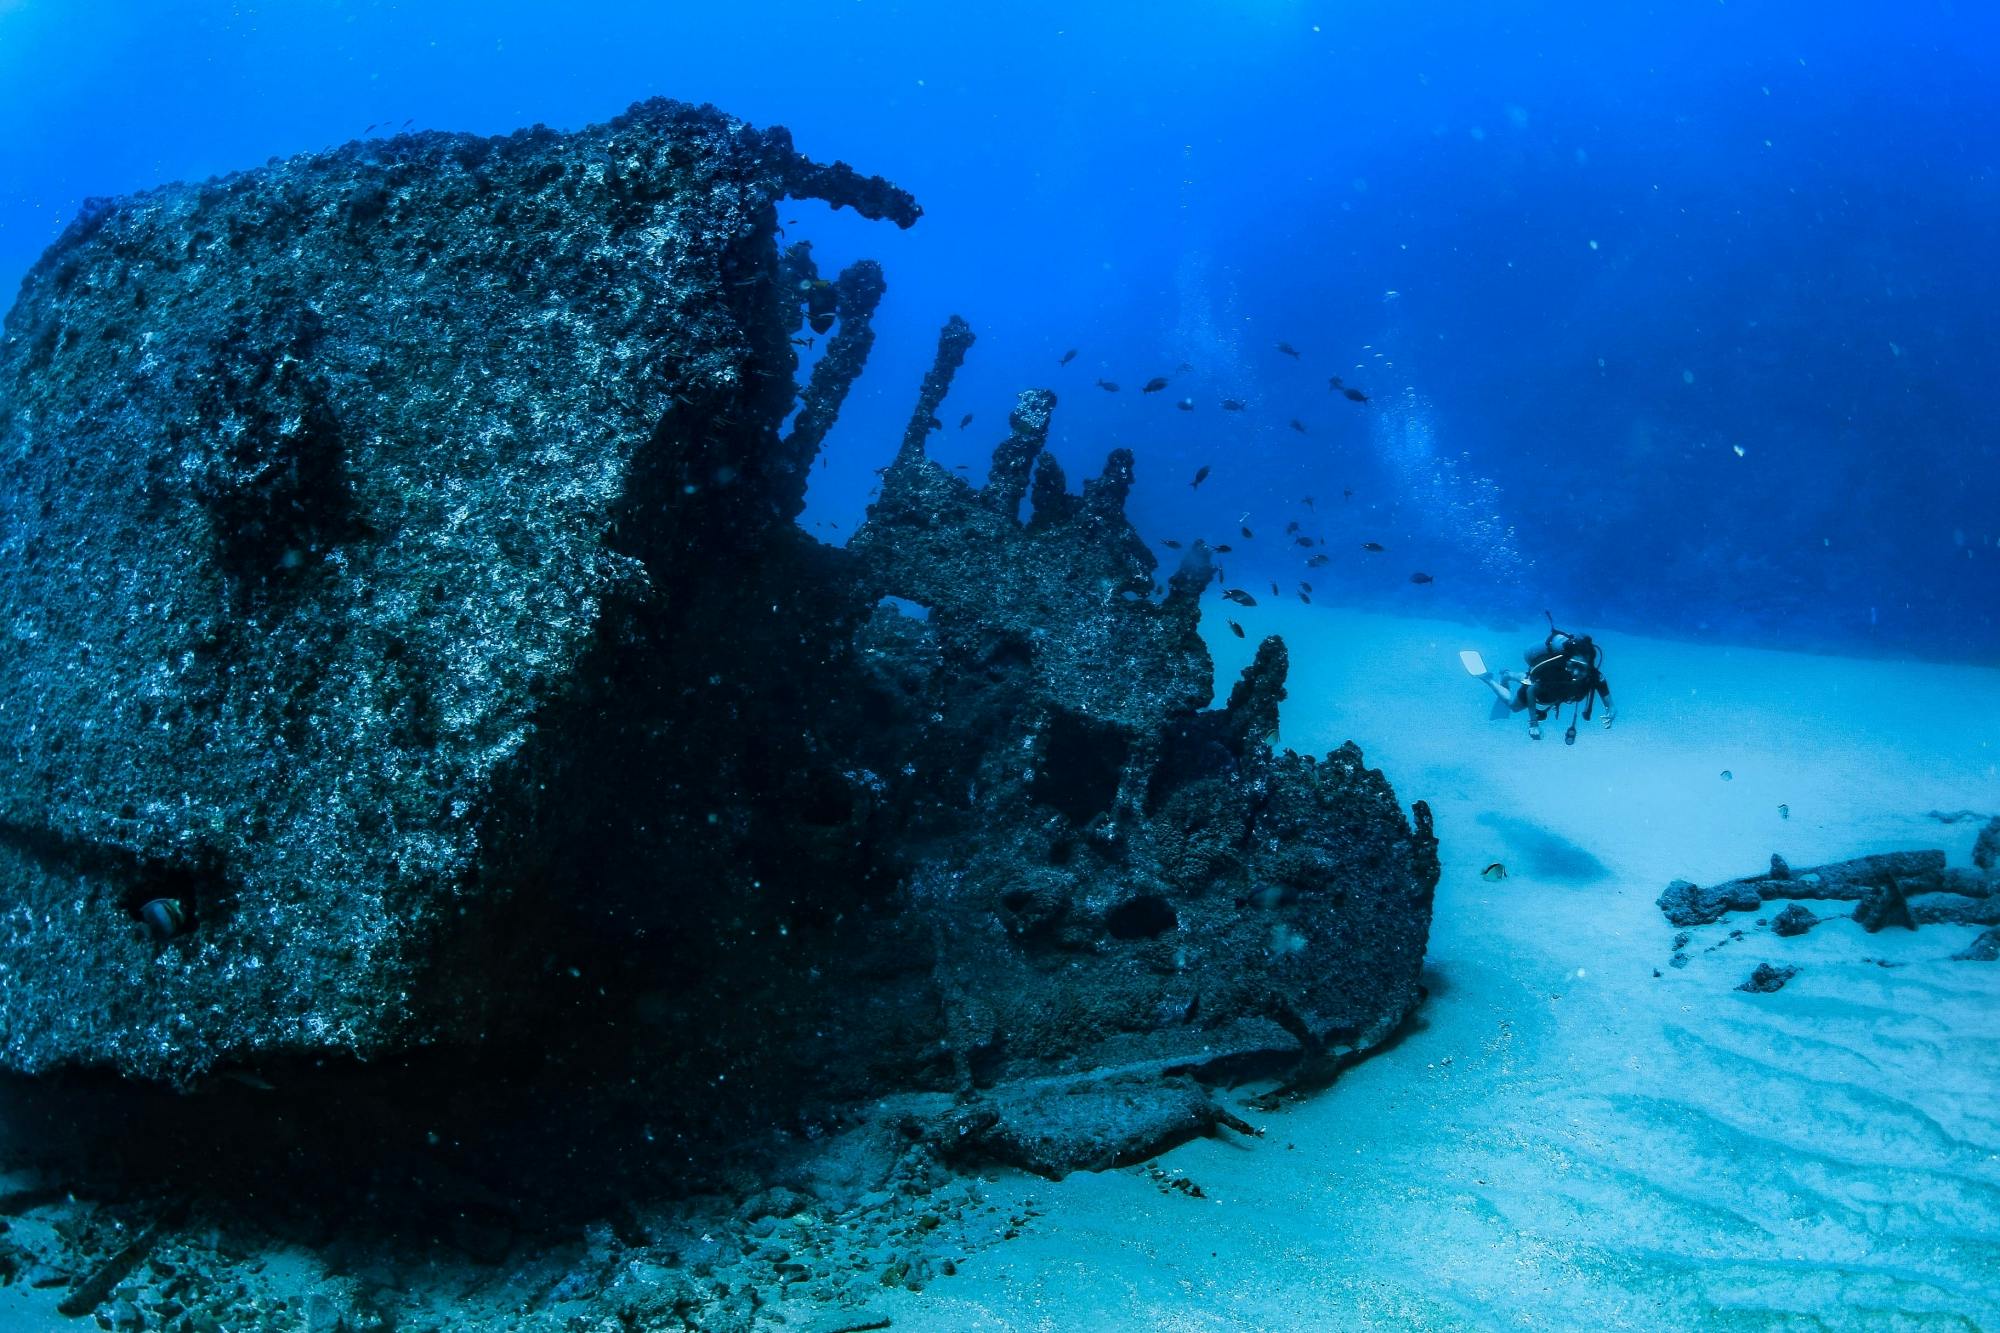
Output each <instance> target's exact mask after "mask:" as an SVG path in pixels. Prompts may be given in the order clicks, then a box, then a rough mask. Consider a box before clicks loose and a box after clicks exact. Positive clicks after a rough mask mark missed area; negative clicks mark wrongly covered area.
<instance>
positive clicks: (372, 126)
mask: <svg viewBox="0 0 2000 1333" xmlns="http://www.w3.org/2000/svg"><path fill="white" fill-rule="evenodd" d="M375 124H376V122H374V121H370V122H369V123H368V128H367V129H365V130H363V131H361V132H362V133H363V134H373V133H374V132H375Z"/></svg>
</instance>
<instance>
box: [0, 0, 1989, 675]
mask: <svg viewBox="0 0 2000 1333" xmlns="http://www.w3.org/2000/svg"><path fill="white" fill-rule="evenodd" d="M1996 59H2000V13H1996V11H1994V10H1993V9H1991V8H1990V7H1987V6H1980V5H1967V4H1954V3H1950V2H1949V0H1924V2H1920V3H1912V4H1906V5H1898V6H1878V5H1863V4H1858V3H1835V4H1831V5H1828V4H1819V3H1813V4H1808V3H1803V0H1792V2H1789V3H1785V2H1779V3H1752V4H1740V3H1739V4H1728V3H1700V4H1684V5H1651V6H1603V5H1584V4H1569V3H1524V4H1511V5H1505V6H1500V5H1492V4H1486V3H1473V2H1471V0H1455V2H1452V3H1439V4H1433V5H1426V6H1410V5H1407V4H1399V3H1388V2H1387V0H1376V2H1372V3H1351V4H1343V5H1330V4H1304V3H1294V2H1289V0H1283V2H1281V0H1273V2H1271V3H1246V4H1231V5H1200V4H1166V5H1157V4H1148V5H1136V4H1092V5H1049V4H1012V5H1006V6H962V5H945V4H923V3H886V2H884V0H840V2H837V3H836V2H834V0H810V2H807V0H790V2H787V0H774V2H770V3H746V4H740V5H713V4H687V3H670V4H606V3H574V4H567V5H562V6H551V5H546V4H541V3H525V2H523V0H497V2H495V3H488V4H482V5H479V6H461V5H449V4H425V3H414V2H406V3H388V2H387V0H295V2H293V3H284V4H252V3H234V4H225V3H196V2H191V0H163V2H161V3H145V4H141V3H137V2H136V0H63V2H62V3H55V2H54V0H0V88H4V89H5V90H6V91H5V92H4V93H3V94H0V282H4V283H5V284H7V285H9V286H10V287H11V285H12V283H13V282H15V281H16V280H17V279H18V277H19V275H20V274H21V273H22V272H24V271H25V269H26V268H27V266H28V265H29V264H30V263H31V262H32V261H33V260H34V258H35V256H36V255H37V254H38V253H39V252H40V251H41V249H42V248H43V247H44V246H46V245H47V244H48V243H49V242H50V241H51V240H53V239H54V237H55V236H56V235H57V234H58V232H59V230H60V228H61V227H62V225H63V224H64V222H65V220H66V219H68V218H69V217H71V216H72V215H73V214H74V213H75V212H76V210H77V207H78V205H79V204H80V202H81V201H82V200H83V199H84V198H85V197H87V196H90V195H97V194H119V193H124V192H128V191H131V190H136V189H142V188H145V187H147V186H149V185H153V184H157V183H160V182H164V181H169V180H176V179H189V178H199V177H203V176H207V175H210V174H213V173H218V172H224V171H228V170H231V169H236V168H241V167H244V166H249V165H254V164H257V163H260V162H262V161H263V160H265V159H266V158H268V157H271V156H273V155H285V154H291V153H296V152H300V151H305V150H311V149H317V148H320V147H323V146H325V145H328V144H332V143H338V142H343V141H345V140H347V139H350V138H354V137H357V136H361V135H363V134H366V133H370V132H373V133H377V134H380V133H384V132H393V131H394V130H396V129H398V128H400V127H401V126H402V125H403V124H404V123H405V122H406V121H407V122H409V124H410V126H411V128H418V129H421V128H444V129H452V130H470V131H482V132H495V133H497V132H504V131H507V130H511V129H513V128H516V127H519V126H521V125H525V124H529V123H533V122H543V123H546V124H549V125H551V126H555V127H561V128H568V127H576V126H579V125H582V124H586V123H589V122H592V121H597V120H602V119H604V118H606V117H608V116H610V115H613V114H615V113H616V112H618V111H619V110H621V109H623V107H624V106H626V105H627V104H628V103H630V102H631V101H633V100H635V99H637V98H639V97H642V96H647V95H653V94H665V95H669V96H673V97H678V98H682V99H684V100H690V101H712V102H714V103H715V104H717V105H719V106H721V107H723V108H724V109H726V110H727V111H729V112H730V113H732V114H734V115H737V116H740V117H742V118H743V119H745V120H747V121H750V122H752V123H756V124H760V125H771V124H782V125H785V126H788V127H790V128H791V129H792V130H793V131H794V133H795V135H796V137H797V140H798V142H799V144H800V146H801V148H802V149H804V150H805V151H807V152H809V153H812V154H814V155H816V156H819V157H821V158H834V157H840V158H845V159H846V160H848V161H851V162H853V163H855V164H857V165H858V166H860V167H862V168H863V169H865V170H868V171H871V172H878V173H881V174H883V175H886V176H888V177H890V178H891V179H893V180H895V181H897V182H898V183H900V184H901V185H903V186H904V187H906V188H908V189H910V190H912V191H913V192H914V193H915V194H916V195H917V197H918V198H919V199H920V200H921V201H922V202H923V204H924V206H925V208H926V216H925V217H924V219H923V220H922V222H921V223H920V224H919V225H918V226H917V227H916V228H915V229H913V230H912V231H910V232H907V233H902V234H895V233H892V232H891V231H890V230H889V229H885V228H881V227H872V226H864V225H861V224H858V223H857V222H856V221H855V219H854V218H853V217H852V215H846V216H839V215H833V214H831V213H829V212H828V210H826V209H825V207H824V206H822V205H817V204H814V205H810V206H802V207H800V208H799V209H798V210H796V213H795V216H796V219H797V222H796V225H795V226H793V227H791V228H790V229H789V232H788V234H789V235H791V236H792V238H794V239H797V238H801V237H804V238H810V239H812V240H813V242H814V244H815V246H816V247H817V249H818V253H819V255H820V258H821V263H822V267H823V268H827V267H831V266H832V265H834V264H837V263H840V262H844V261H845V260H847V259H848V258H850V257H854V256H858V255H862V254H867V255H872V256H875V257H878V258H879V259H881V260H882V261H883V263H884V264H885V266H886V268H887V272H888V277H889V283H890V290H889V295H888V298H887V300H886V302H885V304H884V306H883V310H882V313H881V315H880V317H879V319H878V328H879V329H880V330H881V335H882V336H881V341H880V343H879V345H878V347H877V350H876V353H875V355H874V357H873V360H872V362H871V366H870V369H869V372H868V374H867V375H866V376H865V377H864V379H863V381H862V384H861V385H860V387H859V388H858V390H857V392H856V394H855V397H854V398H853V399H852V400H851V401H850V403H849V405H848V408H847V411H846V413H845V415H844V417H843V419H842V421H841V423H840V425H839V427H838V429H837V430H836V432H835V435H834V438H833V440H832V441H831V443H830V445H829V448H828V451H827V454H826V457H825V460H824V462H825V467H824V468H823V470H822V471H821V472H820V473H819V474H818V475H817V477H816V478H815V483H814V488H813V492H812V495H811V507H810V509H809V511H808V513H807V515H806V517H805V519H804V521H805V522H806V524H807V525H808V526H809V527H812V528H814V529H815V530H816V531H818V532H819V533H820V534H821V535H824V536H829V537H836V538H837V536H838V534H839V533H841V532H844V531H846V530H848V529H850V528H851V527H852V526H853V524H854V523H855V522H856V521H857V520H858V519H859V518H860V516H861V514H862V512H863V509H864V507H865V504H866V501H867V496H868V492H869V489H870V487H871V486H872V484H873V482H874V475H873V469H875V468H876V467H879V466H880V465H881V464H882V463H883V462H884V461H885V460H886V457H887V448H888V445H889V443H890V442H891V441H893V440H894V439H895V438H896V437H897V435H898V434H899V433H900V430H901V427H902V424H903V422H904V420H905V419H906V417H907V412H908V404H909V401H910V397H911V393H912V391H913V388H914V385H915V383H916V380H917V379H918V377H919V376H920V374H921V371H922V369H923V367H924V366H925V365H926V364H927V363H928V359H929V356H930V353H931V344H932V338H933V337H934V334H935V330H936V328H937V327H938V325H940V324H941V323H942V322H943V320H944V319H945V317H946V316H947V315H949V314H950V313H953V312H958V313H961V314H963V315H964V316H965V317H966V318H967V319H968V320H970V321H971V323H972V325H973V327H974V328H975V329H976V330H977V332H978V334H979V337H980V341H979V345H978V347H977V348H976V349H975V351H974V353H973V355H972V358H971V360H970V363H969V364H968V365H967V367H966V369H965V371H964V372H963V374H962V375H961V376H960V378H959V381H958V385H957V387H956V389H955V390H954V392H953V395H952V398H951V400H950V401H949V402H948V403H947V404H946V409H947V411H946V416H947V418H948V420H947V422H946V430H945V432H944V434H943V436H942V437H941V438H940V439H938V440H936V441H934V446H933V447H934V450H935V451H936V452H937V453H938V455H939V456H940V457H943V458H946V459H947V460H948V461H952V462H960V461H965V462H971V463H974V464H977V463H981V462H983V460H984V457H985V455H986V453H987V451H988V450H989V449H990V447H991V445H992V444H993V442H994V441H995V440H997V439H998V438H999V437H1000V435H1001V433H1002V432H1003V431H1004V424H1003V423H1004V417H1005V413H1006V410H1007V408H1008V406H1009V404H1010V403H1011V401H1012V395H1013V394H1014V393H1015V392H1016V391H1017V390H1019V389H1022V388H1026V387H1033V386H1046V387H1051V388H1054V389H1055V390H1056V391H1057V392H1058V393H1059V395H1060V399H1061V405H1060V408H1059V412H1058V417H1057V429H1056V434H1055V437H1054V445H1055V448H1056V449H1057V451H1058V453H1059V454H1060V455H1061V456H1063V457H1064V458H1065V459H1066V460H1067V461H1068V465H1069V470H1070V472H1071V475H1072V476H1075V475H1077V474H1078V473H1079V472H1082V471H1084V470H1086V469H1088V468H1091V467H1094V465H1095V463H1096V461H1097V459H1098V458H1099V457H1100V456H1101V455H1102V454H1103V453H1104V452H1105V451H1107V450H1108V449H1110V448H1111V447H1113V446H1114V445H1125V446H1128V447H1131V448H1133V449H1134V450H1135V451H1136V452H1137V454H1138V457H1139V477H1140V484H1139V488H1138V491H1137V493H1136V499H1135V512H1136V514H1137V516H1138V518H1139V521H1140V523H1141V525H1142V528H1143V529H1144V530H1145V531H1146V532H1147V533H1148V534H1149V535H1150V536H1153V537H1155V538H1168V537H1173V538H1177V539H1190V538H1192V537H1195V536H1205V537H1207V538H1208V540H1209V541H1210V542H1212V543H1213V542H1218V541H1221V542H1228V543H1230V544H1232V545H1236V546H1237V547H1239V550H1238V552H1237V553H1236V554H1235V556H1234V559H1235V561H1236V562H1237V563H1238V566H1239V569H1238V570H1234V571H1232V577H1233V578H1236V579H1237V580H1238V581H1245V582H1247V581H1249V580H1251V579H1258V580H1263V579H1266V578H1268V579H1274V580H1282V581H1284V583H1285V584H1286V586H1289V584H1290V582H1291V581H1292V580H1293V578H1294V577H1295V575H1296V574H1297V572H1298V571H1297V568H1296V567H1297V566H1298V565H1299V564H1300V563H1301V561H1300V560H1299V559H1298V558H1297V557H1298V556H1299V554H1300V552H1299V549H1298V548H1288V547H1286V546H1285V545H1284V542H1285V534H1284V528H1285V525H1286V524H1287V523H1289V522H1292V521H1294V520H1298V521H1301V522H1302V525H1303V527H1302V531H1303V532H1304V533H1305V534H1306V535H1315V534H1317V535H1321V536H1324V537H1325V538H1326V539H1327V541H1328V542H1329V545H1328V546H1327V547H1326V548H1324V549H1325V550H1326V551H1327V552H1328V553H1329V554H1331V555H1332V556H1333V559H1332V560H1331V561H1329V562H1327V563H1326V564H1325V565H1324V567H1323V568H1321V569H1319V570H1316V571H1314V572H1313V573H1312V574H1310V575H1308V576H1307V578H1308V581H1310V582H1312V583H1313V584H1314V586H1315V588H1316V589H1317V590H1319V595H1321V596H1322V597H1324V598H1326V599H1329V600H1333V601H1340V602H1347V603H1352V604H1356V605H1366V606H1372V607H1379V608H1381V609H1386V610H1412V611H1418V610H1421V611H1429V610H1450V611H1453V612H1455V613H1458V614H1462V615H1472V616H1477V617H1481V618H1487V619H1494V620H1498V621H1503V622H1522V623H1525V620H1527V619H1533V618H1535V617H1537V616H1538V615H1539V612H1540V610H1541V609H1543V608H1545V607H1553V608H1557V614H1558V618H1559V619H1561V620H1564V621H1566V622H1576V623H1597V624H1607V625H1611V626H1614V627H1617V628H1623V629H1627V630H1635V631H1641V630H1643V631H1651V632H1658V633H1664V634H1667V635H1670V636H1676V637H1691V638H1692V637H1704V638H1723V639H1727V640H1730V641H1740V642H1756V643H1764V644H1774V645H1787V644H1789V645H1798V646H1809V647H1815V648H1823V649H1829V650H1839V651H1850V652H1864V653H1870V654H1878V653H1879V654H1890V655H1902V654H1914V655H1921V656H1929V657H1947V658H1960V659H1967V658H1970V659H1974V660H1991V659H1992V658H1993V657H1994V656H1995V655H1996V653H2000V546H1996V540H2000V506H1996V504H1995V503H1994V496H1995V494H1996V493H2000V485H1996V483H2000V454H1996V446H1995V438H1996V433H2000V407H1996V400H1995V397H1994V395H1993V393H1992V391H1991V375H1992V367H1991V363H1992V359H1993V353H1994V348H1995V347H1996V346H2000V277H1996V271H1995V269H1994V267H1993V265H1992V263H1991V256H1992V255H1993V253H1994V252H1995V249H1996V244H2000V180H1997V179H1996V174H1995V149H1994V146H1993V141H1992V138H1991V135H1990V133H1989V132H1988V130H1989V127H1990V126H1991V125H1992V124H1994V123H1995V121H1996V112H2000V81H1996V78H1995V74H1996V69H1995V65H1996ZM371 127H373V128H372V130H371ZM1280 342H1285V343H1288V344H1290V345H1291V346H1293V347H1294V348H1296V349H1297V351H1298V353H1299V355H1298V357H1297V358H1293V357H1291V356H1287V355H1284V354H1282V353H1280V352H1278V351H1277V350H1276V348H1277V344H1278V343H1280ZM1072 347H1074V348H1076V349H1078V355H1077V359H1076V360H1075V361H1074V362H1073V363H1072V364H1070V365H1069V366H1067V367H1058V365H1057V359H1058V357H1059V356H1060V355H1061V354H1062V353H1063V352H1064V351H1065V350H1067V349H1069V348H1072ZM1183 364H1185V365H1187V366H1188V367H1190V369H1187V370H1179V369H1177V367H1179V366H1181V365H1183ZM1156 375H1164V376H1166V377H1168V379H1169V385H1168V387H1167V388H1166V389H1165V390H1164V391H1161V392H1158V393H1154V394H1142V393H1141V392H1140V387H1141V385H1143V384H1144V383H1145V382H1146V381H1147V380H1149V379H1150V378H1152V377H1154V376H1156ZM1333 375H1340V376H1342V377H1343V384H1351V385H1353V386H1356V387H1358V388H1360V389H1362V390H1363V391H1364V392H1365V393H1366V394H1367V395H1368V401H1367V402H1366V403H1365V404H1362V403H1353V402H1350V401H1347V400H1346V399H1345V398H1343V397H1342V396H1341V395H1340V394H1338V393H1337V392H1334V391H1332V390H1330V388H1329V386H1328V380H1329V378H1330V377H1331V376H1333ZM1100 379H1102V380H1104V381H1107V382H1113V383H1117V384H1118V385H1119V386H1120V390H1119V392H1117V393H1110V392H1107V391H1104V390H1102V389H1099V388H1096V387H1094V384H1095V381H1097V380H1100ZM1183 398H1188V399H1192V400H1193V404H1194V406H1193V409H1192V410H1190V411H1179V410H1176V403H1177V402H1178V401H1179V400H1181V399H1183ZM1224 399H1234V400H1238V401H1240V402H1242V403H1243V404H1244V408H1243V410H1242V411H1241V412H1225V411H1223V410H1222V409H1221V406H1220V404H1221V402H1222V400H1224ZM966 413H971V414H972V415H973V421H972V423H971V424H970V425H969V426H967V427H966V428H965V429H964V430H962V431H961V430H960V429H959V427H958V422H959V420H960V418H961V417H962V416H963V415H964V414H966ZM1294 421H1296V422H1297V423H1298V428H1297V429H1295V428H1294V427H1293V426H1292V425H1291V424H1290V423H1292V422H1294ZM1203 466H1207V467H1210V468H1212V469H1213V471H1212V475H1211V477H1210V479H1209V480H1208V481H1207V482H1206V483H1205V484H1204V485H1203V486H1202V487H1201V488H1199V489H1192V488H1190V486H1189V484H1188V483H1189V480H1190V478H1191V477H1192V475H1193V473H1194V472H1195V470H1196V469H1197V468H1200V467H1203ZM1348 491H1351V492H1352V496H1351V497H1350V498H1346V499H1343V494H1344V493H1345V492H1348ZM1304 496H1312V497H1314V506H1313V508H1312V509H1311V510H1310V511H1308V510H1307V508H1306V507H1305V505H1304V504H1303V503H1302V502H1301V497H1304ZM1245 527H1247V528H1249V529H1250V530H1251V531H1252V532H1253V533H1256V534H1257V537H1256V538H1255V539H1254V540H1251V541H1245V540H1244V539H1241V538H1240V530H1241V529H1243V528H1245ZM1294 540H1295V538H1294ZM1363 541H1375V542H1379V543H1380V544H1382V545H1383V546H1385V547H1386V548H1387V549H1386V550H1385V551H1384V552H1383V553H1381V554H1380V555H1379V556H1373V555H1370V554H1369V553H1366V552H1363V551H1361V550H1360V543H1361V542H1363ZM1225 567H1226V568H1227V564H1225ZM1417 571H1422V572H1425V573H1429V574H1431V575H1433V576H1434V578H1435V582H1433V583H1431V584H1428V585H1422V584H1412V583H1410V582H1409V581H1408V576H1409V575H1410V574H1411V573H1413V572H1417Z"/></svg>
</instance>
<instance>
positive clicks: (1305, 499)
mask: <svg viewBox="0 0 2000 1333" xmlns="http://www.w3.org/2000/svg"><path fill="white" fill-rule="evenodd" d="M1299 503H1300V504H1302V505H1304V506H1305V507H1306V512H1307V513H1311V512H1312V507H1313V498H1312V497H1311V496H1310V495H1301V496H1300V497H1299Z"/></svg>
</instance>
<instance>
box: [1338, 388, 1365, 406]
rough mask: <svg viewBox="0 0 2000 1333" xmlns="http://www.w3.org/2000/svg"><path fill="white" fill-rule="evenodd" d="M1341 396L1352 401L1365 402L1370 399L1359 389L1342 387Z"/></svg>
mask: <svg viewBox="0 0 2000 1333" xmlns="http://www.w3.org/2000/svg"><path fill="white" fill-rule="evenodd" d="M1340 396H1341V397H1343V398H1345V399H1346V400H1347V401H1348V402H1350V403H1365V402H1367V401H1368V395H1367V394H1365V393H1363V392H1361V390H1359V389H1342V390H1341V391H1340Z"/></svg>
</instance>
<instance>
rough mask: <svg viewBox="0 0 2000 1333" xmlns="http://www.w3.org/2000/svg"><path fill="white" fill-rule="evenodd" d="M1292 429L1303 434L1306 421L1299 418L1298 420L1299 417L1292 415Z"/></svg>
mask: <svg viewBox="0 0 2000 1333" xmlns="http://www.w3.org/2000/svg"><path fill="white" fill-rule="evenodd" d="M1292 429H1293V430H1295V431H1297V432H1298V433H1299V434H1301V435H1303V434H1305V433H1306V423H1305V422H1303V421H1300V420H1299V419H1298V418H1297V417H1293V418H1292Z"/></svg>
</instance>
